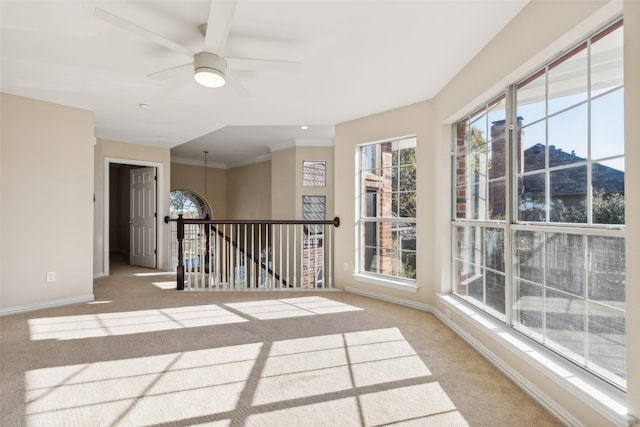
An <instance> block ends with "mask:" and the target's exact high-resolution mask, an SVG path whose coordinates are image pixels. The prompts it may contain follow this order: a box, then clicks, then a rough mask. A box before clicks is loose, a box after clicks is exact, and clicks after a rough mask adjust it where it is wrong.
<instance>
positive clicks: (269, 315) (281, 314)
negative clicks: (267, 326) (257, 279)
mask: <svg viewBox="0 0 640 427" xmlns="http://www.w3.org/2000/svg"><path fill="white" fill-rule="evenodd" d="M225 305H226V306H228V307H230V308H233V309H234V310H238V311H239V312H241V313H243V314H247V315H249V316H252V317H254V318H256V319H259V320H270V319H285V318H289V317H301V316H314V315H317V314H332V313H343V312H347V311H358V310H362V309H361V308H359V307H354V306H352V305H349V304H344V303H341V302H338V301H334V300H331V299H328V298H323V297H301V298H284V299H277V300H262V301H249V302H238V303H232V304H225Z"/></svg>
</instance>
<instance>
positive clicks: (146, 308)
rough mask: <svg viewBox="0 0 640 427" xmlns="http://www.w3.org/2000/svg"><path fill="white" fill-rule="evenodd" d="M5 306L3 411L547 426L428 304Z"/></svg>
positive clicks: (202, 298)
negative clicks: (12, 310) (421, 307)
mask: <svg viewBox="0 0 640 427" xmlns="http://www.w3.org/2000/svg"><path fill="white" fill-rule="evenodd" d="M173 280H174V276H172V275H167V274H164V273H160V272H156V271H154V270H146V269H138V268H133V267H128V266H125V267H121V268H117V269H113V270H112V276H110V277H107V278H103V279H99V280H96V281H95V283H94V292H95V296H96V301H95V302H94V303H90V304H78V305H73V306H67V307H61V308H54V309H47V310H41V311H37V312H32V313H27V314H19V315H11V316H5V317H2V318H0V345H1V347H0V379H1V382H0V391H1V395H2V397H1V400H0V405H1V406H0V412H1V416H0V425H2V426H7V427H13V426H47V427H51V426H115V425H118V426H120V425H122V426H125V425H129V426H141V425H167V426H169V425H171V426H187V425H207V426H296V425H300V426H302V425H304V426H307V427H309V426H380V425H403V426H464V425H470V426H533V425H535V426H555V425H559V424H558V423H557V421H556V420H554V418H553V417H552V416H550V415H549V414H548V413H546V412H545V411H544V410H543V409H542V408H541V407H540V406H539V405H537V404H536V403H535V402H534V401H533V400H532V399H530V398H529V397H528V396H527V395H526V394H524V393H523V392H522V391H521V390H520V389H518V388H517V387H516V386H515V385H514V384H513V383H511V382H510V381H509V380H507V379H506V378H505V377H504V376H503V375H502V374H501V373H500V372H499V371H498V370H496V369H495V368H494V367H493V366H492V365H490V364H489V363H488V362H487V361H486V360H485V359H483V358H482V357H481V356H480V355H479V354H478V353H476V352H475V351H474V350H473V349H472V348H471V347H470V346H469V345H467V344H466V343H465V342H463V341H462V340H461V339H460V338H459V337H458V336H457V335H455V334H454V333H453V332H452V331H451V330H449V329H448V328H447V327H446V326H444V325H443V324H442V323H441V322H440V321H439V320H438V319H437V318H436V317H434V316H433V315H431V314H428V313H424V312H421V311H417V310H413V309H410V308H405V307H401V306H397V305H394V304H390V303H386V302H381V301H376V300H372V299H369V298H365V297H361V296H358V295H353V294H349V293H345V292H341V291H325V292H213V293H196V292H178V291H175V289H168V288H169V287H171V286H174V282H173Z"/></svg>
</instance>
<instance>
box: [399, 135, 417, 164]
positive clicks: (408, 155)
mask: <svg viewBox="0 0 640 427" xmlns="http://www.w3.org/2000/svg"><path fill="white" fill-rule="evenodd" d="M405 141H406V142H405ZM400 145H401V147H404V148H402V149H401V150H400V163H399V164H400V166H402V165H414V164H415V163H416V148H415V147H416V139H415V138H411V139H409V140H403V141H401V143H400ZM411 145H412V146H411Z"/></svg>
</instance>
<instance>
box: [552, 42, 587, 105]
mask: <svg viewBox="0 0 640 427" xmlns="http://www.w3.org/2000/svg"><path fill="white" fill-rule="evenodd" d="M586 69H587V44H586V43H583V44H582V45H581V46H580V47H578V48H576V49H574V50H572V51H571V52H569V53H568V54H567V55H565V56H564V57H563V58H561V59H559V60H557V61H554V62H553V63H552V64H551V65H549V72H548V76H549V81H548V97H549V100H548V114H554V113H556V112H558V111H560V110H564V109H565V108H568V107H571V106H572V105H576V104H578V103H580V102H582V101H584V100H586V99H587V93H588V92H587V87H588V86H587V73H586V72H585V70H586Z"/></svg>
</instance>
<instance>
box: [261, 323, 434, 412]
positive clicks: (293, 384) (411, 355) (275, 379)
mask: <svg viewBox="0 0 640 427" xmlns="http://www.w3.org/2000/svg"><path fill="white" fill-rule="evenodd" d="M430 375H431V372H430V371H429V369H428V368H427V367H426V366H425V364H424V363H423V362H422V360H421V359H420V357H418V355H417V354H416V352H415V350H413V348H412V347H411V345H409V343H408V342H407V341H406V340H405V339H404V337H403V336H402V333H401V332H400V330H399V329H398V328H387V329H378V330H371V331H363V332H351V333H346V334H335V335H327V336H321V337H314V338H301V339H292V340H284V341H278V342H275V343H273V344H272V346H271V352H270V354H269V358H268V359H267V362H266V364H265V367H264V369H263V371H262V375H261V377H262V378H261V379H260V382H259V383H258V387H257V390H256V395H255V397H254V402H253V403H254V404H256V405H260V404H268V403H274V402H281V401H286V400H289V399H300V398H305V397H310V396H316V395H320V394H323V393H334V392H338V391H345V390H350V389H353V388H357V387H364V386H370V385H377V384H382V383H387V382H393V381H398V380H405V379H412V378H420V377H427V376H430Z"/></svg>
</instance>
